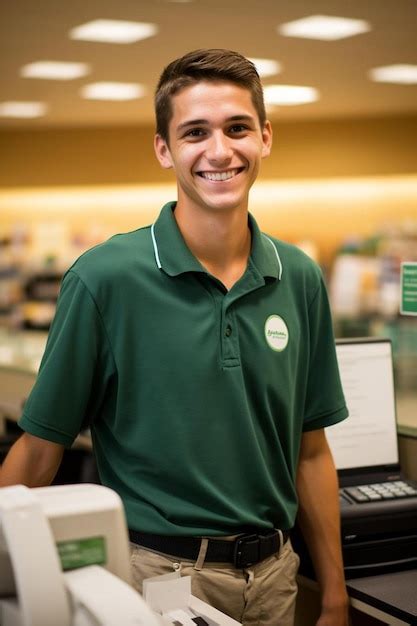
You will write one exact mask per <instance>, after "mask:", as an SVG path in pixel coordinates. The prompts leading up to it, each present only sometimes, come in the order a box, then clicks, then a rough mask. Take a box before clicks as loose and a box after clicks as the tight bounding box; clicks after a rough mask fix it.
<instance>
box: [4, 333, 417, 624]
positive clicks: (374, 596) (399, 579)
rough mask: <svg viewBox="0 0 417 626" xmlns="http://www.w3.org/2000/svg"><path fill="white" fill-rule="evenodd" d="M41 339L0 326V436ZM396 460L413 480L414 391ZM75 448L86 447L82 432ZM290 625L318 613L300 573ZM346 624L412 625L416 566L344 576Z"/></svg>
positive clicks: (22, 395)
mask: <svg viewBox="0 0 417 626" xmlns="http://www.w3.org/2000/svg"><path fill="white" fill-rule="evenodd" d="M45 343H46V333H39V332H33V331H26V332H18V333H13V334H11V333H6V332H4V331H1V329H0V435H3V436H4V435H6V426H7V421H10V420H11V421H13V420H14V421H16V420H17V419H18V418H19V417H20V414H21V410H22V406H23V404H24V402H25V399H26V398H27V396H28V395H29V392H30V390H31V388H32V386H33V384H34V381H35V378H36V375H37V371H38V367H39V364H40V360H41V358H42V354H43V351H44V347H45ZM397 417H398V421H397V431H398V438H399V453H400V461H401V465H402V468H403V470H404V471H405V474H406V476H407V477H408V478H410V479H413V480H417V393H416V394H408V395H402V394H401V393H399V394H398V395H397ZM74 447H75V448H78V449H82V450H86V451H90V450H91V441H90V438H89V436H88V434H85V435H80V436H79V437H78V439H77V440H76V442H75V444H74ZM299 587H300V593H299V603H298V607H297V614H296V622H295V624H296V626H310V625H312V624H314V623H315V622H314V616H315V615H317V614H318V610H319V609H318V607H319V604H318V593H317V585H316V583H315V582H314V581H312V580H311V579H309V578H305V577H303V576H300V580H299ZM348 591H349V595H350V598H351V606H352V626H378V625H380V624H392V625H393V626H395V625H398V626H399V625H402V624H416V625H417V570H415V569H414V570H411V571H410V570H409V571H404V572H392V573H387V574H381V575H377V576H368V577H362V578H358V579H355V578H353V579H350V580H348Z"/></svg>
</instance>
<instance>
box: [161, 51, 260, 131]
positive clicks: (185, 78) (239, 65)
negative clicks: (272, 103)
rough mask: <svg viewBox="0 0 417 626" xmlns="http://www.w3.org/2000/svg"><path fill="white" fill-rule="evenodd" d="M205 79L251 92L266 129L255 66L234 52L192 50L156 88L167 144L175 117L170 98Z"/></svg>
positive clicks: (166, 71) (171, 67) (170, 68)
mask: <svg viewBox="0 0 417 626" xmlns="http://www.w3.org/2000/svg"><path fill="white" fill-rule="evenodd" d="M202 80H208V81H228V82H231V83H235V84H236V85H239V86H240V87H244V88H245V89H247V90H248V91H250V94H251V97H252V102H253V105H254V107H255V109H256V112H257V114H258V117H259V122H260V124H261V127H262V128H263V126H264V124H265V120H266V113H265V104H264V98H263V90H262V85H261V80H260V78H259V74H258V72H257V71H256V68H255V66H254V64H253V63H252V62H251V61H249V60H248V59H247V58H246V57H244V56H242V55H241V54H239V53H238V52H233V51H232V50H225V49H223V48H209V49H201V50H193V51H192V52H189V53H188V54H185V55H184V56H183V57H181V58H179V59H176V60H175V61H172V62H171V63H170V64H169V65H167V66H166V68H165V69H164V70H163V72H162V74H161V77H160V79H159V82H158V86H157V88H156V92H155V114H156V132H157V134H158V135H160V136H161V137H162V139H164V141H168V126H169V122H170V121H171V117H172V106H171V97H172V96H173V95H175V94H176V93H178V92H179V91H180V90H181V89H184V87H188V86H190V85H193V84H195V83H197V82H200V81H202Z"/></svg>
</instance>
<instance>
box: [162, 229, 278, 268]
mask: <svg viewBox="0 0 417 626" xmlns="http://www.w3.org/2000/svg"><path fill="white" fill-rule="evenodd" d="M151 236H152V244H153V251H154V254H155V261H156V264H157V266H158V269H162V265H161V261H160V258H159V251H158V244H157V243H156V238H155V222H154V223H153V224H152V226H151ZM271 243H272V242H271Z"/></svg>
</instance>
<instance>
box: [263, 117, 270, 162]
mask: <svg viewBox="0 0 417 626" xmlns="http://www.w3.org/2000/svg"><path fill="white" fill-rule="evenodd" d="M271 147H272V126H271V122H270V121H269V120H266V122H265V124H264V127H263V129H262V158H263V159H264V158H265V157H267V156H269V155H270V154H271Z"/></svg>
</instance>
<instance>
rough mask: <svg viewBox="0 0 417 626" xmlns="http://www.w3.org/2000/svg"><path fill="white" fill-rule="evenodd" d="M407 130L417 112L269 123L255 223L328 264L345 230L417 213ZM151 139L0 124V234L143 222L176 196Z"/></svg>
mask: <svg viewBox="0 0 417 626" xmlns="http://www.w3.org/2000/svg"><path fill="white" fill-rule="evenodd" d="M416 136H417V116H409V117H402V118H380V119H352V120H335V121H317V122H292V123H285V124H279V123H276V124H274V148H273V152H272V155H271V157H270V158H269V159H266V160H265V161H264V163H263V169H262V173H261V177H260V178H261V180H260V181H259V182H258V183H257V185H256V186H255V189H254V191H253V194H252V198H251V210H252V211H253V212H254V213H255V215H256V216H257V218H258V220H259V222H260V224H261V227H262V228H263V229H264V230H266V231H267V232H270V233H271V234H274V235H276V236H278V237H281V238H283V239H287V240H289V241H293V242H298V241H300V240H304V239H309V240H311V241H312V242H313V243H314V244H316V245H317V246H318V249H319V254H320V260H322V261H323V262H328V261H330V260H331V258H332V255H333V254H334V252H335V250H336V248H337V246H338V245H340V243H341V242H342V241H343V240H344V239H345V238H346V237H347V236H350V235H362V236H365V237H366V236H372V235H373V234H374V233H375V232H376V231H378V230H380V229H381V228H386V227H387V226H388V227H391V226H392V225H395V224H401V223H404V221H410V220H414V222H416V221H417V150H416V146H415V137H416ZM152 138H153V129H152V128H138V127H137V128H128V127H120V128H107V129H104V128H102V129H91V128H85V129H80V128H78V129H65V130H62V129H61V130H60V129H52V128H50V129H44V130H41V129H37V130H31V131H29V130H20V131H1V132H0V235H1V234H2V233H5V232H7V231H9V230H10V229H11V228H13V225H14V224H19V223H20V224H21V223H26V224H29V223H30V224H31V227H32V228H39V229H40V231H42V227H43V225H44V224H45V223H47V222H49V223H51V222H53V221H55V222H56V224H57V233H58V231H59V228H60V227H59V226H58V223H61V224H62V223H64V225H65V228H66V229H67V231H68V233H69V236H72V235H73V234H74V232H81V231H84V232H87V231H88V232H90V233H92V234H91V237H90V240H89V241H90V242H91V243H94V240H95V238H96V239H100V237H105V236H107V235H108V234H111V233H113V232H120V231H124V230H130V229H133V228H136V227H139V226H141V225H143V224H146V223H148V222H149V221H150V220H152V219H153V218H154V216H155V215H156V214H157V212H158V210H159V208H160V205H161V203H162V202H164V201H165V200H168V199H173V198H174V197H175V186H174V184H173V181H174V179H173V176H172V173H171V172H166V171H164V170H162V169H161V168H160V167H159V165H158V163H157V161H156V159H155V157H154V154H153V149H152ZM65 228H64V230H65ZM42 236H43V235H39V237H38V238H42ZM89 241H87V243H89Z"/></svg>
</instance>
